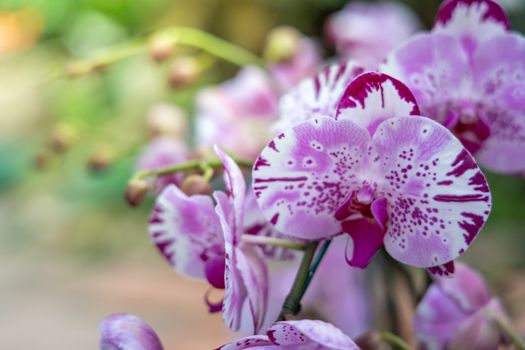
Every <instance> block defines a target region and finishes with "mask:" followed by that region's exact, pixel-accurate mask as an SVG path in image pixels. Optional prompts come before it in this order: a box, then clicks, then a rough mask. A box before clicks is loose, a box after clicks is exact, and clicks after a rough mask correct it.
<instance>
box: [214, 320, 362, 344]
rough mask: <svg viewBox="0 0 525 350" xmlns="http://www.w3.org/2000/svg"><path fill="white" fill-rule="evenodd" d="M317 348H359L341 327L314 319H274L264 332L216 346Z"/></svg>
mask: <svg viewBox="0 0 525 350" xmlns="http://www.w3.org/2000/svg"><path fill="white" fill-rule="evenodd" d="M250 348H253V349H283V350H284V349H286V350H300V349H316V350H359V347H358V346H357V345H356V344H355V343H354V342H353V341H352V339H350V338H349V337H348V336H346V335H345V334H344V333H343V332H341V330H340V329H338V328H336V327H334V326H332V325H331V324H329V323H326V322H323V321H317V320H315V321H314V320H300V321H283V322H277V323H275V324H274V325H273V326H272V327H270V328H269V329H268V331H267V332H266V335H253V336H250V337H246V338H242V339H239V340H236V341H234V342H231V343H229V344H226V345H223V346H221V347H218V348H217V350H242V349H250Z"/></svg>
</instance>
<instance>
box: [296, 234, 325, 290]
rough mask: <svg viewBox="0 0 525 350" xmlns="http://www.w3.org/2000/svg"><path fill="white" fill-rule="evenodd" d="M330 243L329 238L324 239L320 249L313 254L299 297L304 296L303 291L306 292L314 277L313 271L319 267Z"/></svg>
mask: <svg viewBox="0 0 525 350" xmlns="http://www.w3.org/2000/svg"><path fill="white" fill-rule="evenodd" d="M331 243H332V240H331V239H329V240H326V241H325V242H324V243H323V245H322V247H321V249H319V252H318V253H317V255H316V256H315V259H314V262H313V263H312V266H310V270H309V271H308V276H307V278H306V282H305V284H304V287H303V291H302V294H301V298H302V297H303V296H304V293H306V289H308V286H309V285H310V282H311V281H312V278H313V277H314V275H315V272H316V271H317V268H318V267H319V264H320V263H321V261H322V260H323V258H324V256H325V254H326V251H327V250H328V248H329V247H330V244H331Z"/></svg>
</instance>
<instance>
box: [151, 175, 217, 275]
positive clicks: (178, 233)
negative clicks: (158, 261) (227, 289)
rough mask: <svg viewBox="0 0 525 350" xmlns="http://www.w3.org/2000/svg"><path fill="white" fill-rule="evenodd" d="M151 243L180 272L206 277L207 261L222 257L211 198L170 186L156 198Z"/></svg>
mask: <svg viewBox="0 0 525 350" xmlns="http://www.w3.org/2000/svg"><path fill="white" fill-rule="evenodd" d="M148 231H149V235H150V239H151V241H152V242H153V243H154V244H155V245H156V246H157V248H158V249H159V251H160V252H161V254H162V255H163V256H164V257H165V258H166V259H167V260H168V261H169V262H170V263H171V264H172V265H173V266H174V267H175V268H176V269H177V271H179V272H180V273H183V274H186V275H188V276H191V277H197V278H205V259H203V257H206V256H208V255H209V254H215V253H216V254H218V255H220V254H221V252H222V250H223V246H224V240H223V235H222V230H221V226H220V222H219V218H218V217H217V214H216V213H215V210H214V207H213V202H212V200H211V198H210V197H209V196H202V195H195V196H191V197H188V196H187V195H186V194H184V193H183V192H182V191H181V190H180V189H179V188H177V187H176V186H174V185H170V186H169V187H167V188H166V189H164V191H163V192H162V193H161V194H160V195H159V196H158V197H157V200H156V202H155V206H154V208H153V212H152V214H151V218H150V224H149V227H148Z"/></svg>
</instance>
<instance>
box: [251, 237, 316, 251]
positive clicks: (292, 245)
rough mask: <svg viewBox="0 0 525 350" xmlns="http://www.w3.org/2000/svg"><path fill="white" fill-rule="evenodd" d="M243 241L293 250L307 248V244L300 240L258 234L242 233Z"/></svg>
mask: <svg viewBox="0 0 525 350" xmlns="http://www.w3.org/2000/svg"><path fill="white" fill-rule="evenodd" d="M242 241H243V242H245V243H250V244H266V245H271V246H275V247H283V248H288V249H293V250H305V249H306V245H305V244H303V243H299V242H294V241H290V240H287V239H281V238H275V237H264V236H256V235H242Z"/></svg>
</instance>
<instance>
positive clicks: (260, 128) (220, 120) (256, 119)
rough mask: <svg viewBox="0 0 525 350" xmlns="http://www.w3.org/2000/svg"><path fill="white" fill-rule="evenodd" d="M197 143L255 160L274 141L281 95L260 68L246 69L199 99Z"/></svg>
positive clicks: (204, 93) (202, 94) (201, 94)
mask: <svg viewBox="0 0 525 350" xmlns="http://www.w3.org/2000/svg"><path fill="white" fill-rule="evenodd" d="M196 98H197V106H196V108H197V115H196V118H197V121H196V130H197V135H196V136H197V143H198V144H199V145H203V146H212V145H214V144H217V145H219V146H220V147H223V148H225V149H227V150H229V151H232V152H234V153H235V154H237V155H238V156H241V157H246V158H253V157H255V156H256V155H257V153H258V152H259V151H260V150H261V148H262V147H263V146H264V144H265V143H266V142H267V141H268V139H269V138H270V134H269V127H270V125H271V124H272V122H273V121H274V120H275V119H276V118H277V115H278V113H279V112H278V108H277V101H278V100H277V99H278V96H277V93H276V92H275V91H274V90H273V86H272V82H271V79H270V78H269V77H268V76H267V74H266V73H265V72H264V71H263V70H262V69H260V68H257V67H250V66H249V67H245V68H243V69H242V70H241V71H240V72H239V73H238V74H237V76H236V77H235V78H233V79H231V80H229V81H226V82H224V83H222V84H221V85H219V86H216V87H211V88H207V89H203V90H202V91H200V92H199V93H198V95H197V97H196Z"/></svg>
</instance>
